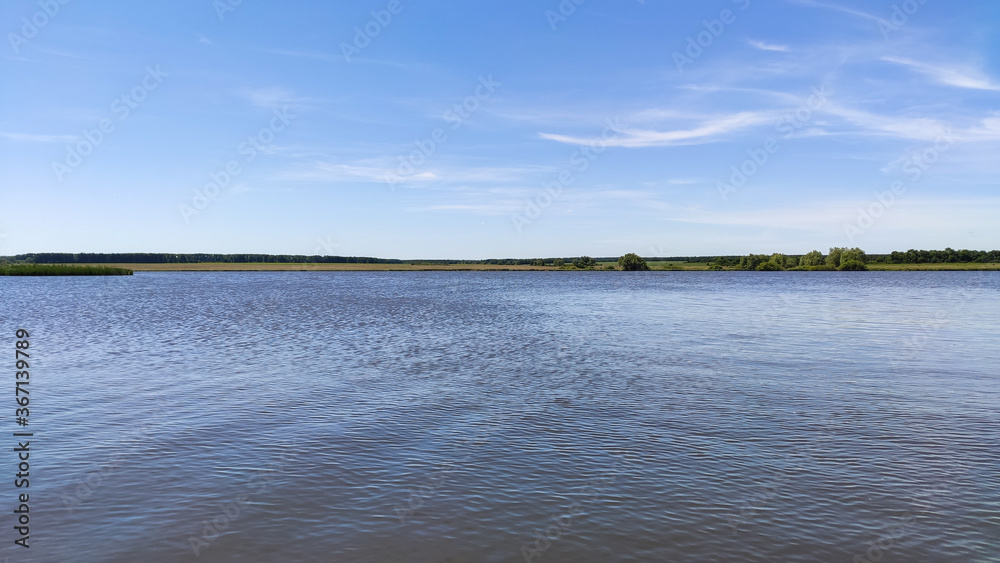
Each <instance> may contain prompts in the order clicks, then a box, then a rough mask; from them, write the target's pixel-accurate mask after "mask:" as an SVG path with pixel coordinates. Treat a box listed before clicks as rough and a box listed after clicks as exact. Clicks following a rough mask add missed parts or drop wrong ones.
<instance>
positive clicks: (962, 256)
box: [868, 248, 1000, 264]
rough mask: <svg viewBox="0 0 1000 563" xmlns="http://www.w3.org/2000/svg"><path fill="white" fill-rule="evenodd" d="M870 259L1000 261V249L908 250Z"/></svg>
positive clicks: (893, 260)
mask: <svg viewBox="0 0 1000 563" xmlns="http://www.w3.org/2000/svg"><path fill="white" fill-rule="evenodd" d="M868 261H869V262H872V263H883V264H965V263H983V264H995V263H997V262H1000V250H990V251H985V250H955V249H952V248H946V249H944V250H907V251H906V252H893V253H892V254H871V255H869V256H868Z"/></svg>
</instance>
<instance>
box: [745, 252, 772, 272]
mask: <svg viewBox="0 0 1000 563" xmlns="http://www.w3.org/2000/svg"><path fill="white" fill-rule="evenodd" d="M770 259H771V257H770V256H768V255H766V254H748V255H746V256H744V257H742V258H740V269H741V270H756V269H757V266H760V265H761V264H763V263H764V262H767V261H769V260H770Z"/></svg>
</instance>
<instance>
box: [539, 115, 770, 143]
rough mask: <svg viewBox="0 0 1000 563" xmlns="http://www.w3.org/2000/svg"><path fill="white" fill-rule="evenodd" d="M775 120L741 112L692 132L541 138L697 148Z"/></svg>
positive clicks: (625, 132)
mask: <svg viewBox="0 0 1000 563" xmlns="http://www.w3.org/2000/svg"><path fill="white" fill-rule="evenodd" d="M775 118H776V115H775V114H774V113H773V112H741V113H737V114H734V115H729V116H726V117H720V118H716V119H712V120H708V121H705V122H703V123H701V124H699V125H698V126H696V127H694V128H691V129H677V130H673V131H648V130H635V129H623V130H622V131H621V132H620V133H619V134H618V135H617V136H616V137H614V138H611V139H601V138H589V137H572V136H569V135H556V134H552V133H541V137H542V138H543V139H549V140H551V141H558V142H560V143H566V144H570V145H590V144H592V143H600V142H604V143H605V144H607V146H611V147H629V148H636V147H665V146H674V145H698V144H704V143H711V142H714V141H717V140H720V137H724V136H725V135H727V134H729V133H734V132H736V131H739V130H742V129H746V128H748V127H753V126H756V125H760V124H762V123H766V122H769V121H773V120H774V119H775Z"/></svg>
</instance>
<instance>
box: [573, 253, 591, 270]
mask: <svg viewBox="0 0 1000 563" xmlns="http://www.w3.org/2000/svg"><path fill="white" fill-rule="evenodd" d="M573 265H574V266H576V267H577V268H579V269H580V270H586V269H588V268H593V267H594V266H596V265H597V261H596V260H594V259H593V258H591V257H590V256H581V257H579V258H577V259H576V260H574V261H573Z"/></svg>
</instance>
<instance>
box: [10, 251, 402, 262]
mask: <svg viewBox="0 0 1000 563" xmlns="http://www.w3.org/2000/svg"><path fill="white" fill-rule="evenodd" d="M12 258H13V260H14V261H16V262H26V263H33V264H197V263H200V262H224V263H233V264H245V263H270V264H299V263H325V264H399V263H402V262H401V261H400V260H385V259H382V258H365V257H344V256H292V255H287V254H279V255H273V254H165V253H155V252H130V253H124V254H104V253H81V254H69V253H61V252H43V253H38V254H20V255H18V256H14V257H12Z"/></svg>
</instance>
